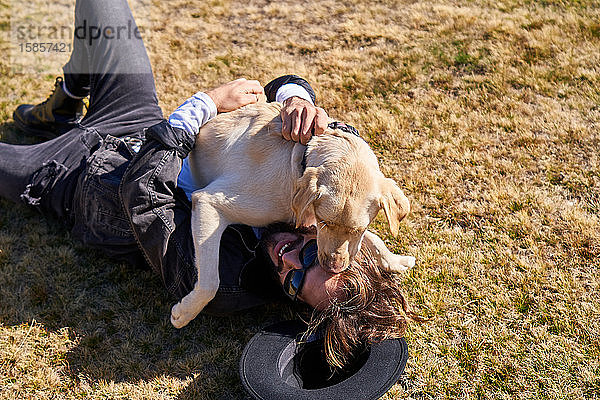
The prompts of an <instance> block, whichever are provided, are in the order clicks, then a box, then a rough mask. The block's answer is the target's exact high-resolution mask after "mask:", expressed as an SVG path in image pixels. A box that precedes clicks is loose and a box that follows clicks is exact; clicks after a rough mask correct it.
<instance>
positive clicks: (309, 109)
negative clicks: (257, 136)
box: [281, 96, 327, 145]
mask: <svg viewBox="0 0 600 400" xmlns="http://www.w3.org/2000/svg"><path fill="white" fill-rule="evenodd" d="M281 120H282V121H283V125H282V129H281V133H282V134H283V137H284V138H285V139H287V140H293V141H294V142H300V143H302V144H304V145H305V144H307V143H308V141H309V140H310V138H311V137H312V135H313V134H314V135H321V134H323V132H325V129H327V113H326V112H325V110H323V109H322V108H320V107H315V106H313V105H312V104H311V103H310V102H308V101H306V100H304V99H302V98H300V97H295V96H294V97H290V98H289V99H286V100H285V101H284V102H283V108H282V109H281Z"/></svg>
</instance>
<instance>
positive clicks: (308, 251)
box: [283, 239, 318, 301]
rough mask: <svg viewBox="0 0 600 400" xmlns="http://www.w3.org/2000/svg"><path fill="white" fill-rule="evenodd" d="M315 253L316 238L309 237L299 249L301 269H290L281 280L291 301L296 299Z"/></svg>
mask: <svg viewBox="0 0 600 400" xmlns="http://www.w3.org/2000/svg"><path fill="white" fill-rule="evenodd" d="M317 254H318V248H317V240H316V239H311V240H309V241H308V242H307V243H306V244H305V245H304V246H303V247H302V249H300V254H299V255H298V258H299V259H300V264H302V269H292V270H290V272H288V273H287V275H286V276H285V279H284V280H283V291H284V292H285V295H286V296H287V297H289V298H290V299H292V300H293V301H296V298H297V297H298V293H300V290H302V286H303V285H304V279H305V278H306V271H307V270H308V269H309V268H310V267H312V266H313V264H314V263H315V261H316V260H317Z"/></svg>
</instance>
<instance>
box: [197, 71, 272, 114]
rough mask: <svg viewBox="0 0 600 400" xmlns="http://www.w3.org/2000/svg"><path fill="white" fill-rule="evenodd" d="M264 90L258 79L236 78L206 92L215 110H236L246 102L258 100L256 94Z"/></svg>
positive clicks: (262, 92)
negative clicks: (215, 107) (213, 103)
mask: <svg viewBox="0 0 600 400" xmlns="http://www.w3.org/2000/svg"><path fill="white" fill-rule="evenodd" d="M264 93H265V90H264V89H263V87H262V86H261V84H260V82H258V81H249V80H246V79H245V78H240V79H236V80H235V81H231V82H229V83H226V84H224V85H221V86H219V87H218V88H215V89H213V90H209V91H208V92H206V94H207V95H209V96H210V98H211V99H212V100H213V101H214V102H215V105H216V106H217V112H219V113H223V112H229V111H233V110H237V109H238V108H240V107H243V106H245V105H247V104H252V103H256V102H258V96H259V95H261V94H262V95H264Z"/></svg>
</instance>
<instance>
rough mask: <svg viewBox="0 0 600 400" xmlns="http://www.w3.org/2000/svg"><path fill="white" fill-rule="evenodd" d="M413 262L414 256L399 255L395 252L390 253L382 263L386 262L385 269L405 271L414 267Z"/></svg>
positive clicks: (396, 271)
mask: <svg viewBox="0 0 600 400" xmlns="http://www.w3.org/2000/svg"><path fill="white" fill-rule="evenodd" d="M415 263H416V258H414V257H413V256H399V255H397V254H392V255H391V257H387V259H386V260H385V261H384V264H387V265H386V267H387V270H388V271H390V272H395V273H401V272H406V271H408V270H409V269H411V268H412V267H414V266H415Z"/></svg>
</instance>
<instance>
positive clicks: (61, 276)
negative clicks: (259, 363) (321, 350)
mask: <svg viewBox="0 0 600 400" xmlns="http://www.w3.org/2000/svg"><path fill="white" fill-rule="evenodd" d="M0 134H1V140H2V141H3V142H4V141H10V142H12V143H21V144H22V143H23V140H22V138H19V136H17V134H16V132H14V128H13V126H12V124H3V125H1V126H0ZM0 249H1V250H2V252H1V253H0V322H1V323H2V324H3V325H4V326H16V325H20V324H23V323H27V324H31V323H32V322H33V321H35V322H36V324H39V325H41V326H43V327H44V328H45V329H46V331H48V332H57V331H59V330H63V329H65V328H67V329H68V333H69V338H70V341H68V343H65V346H66V348H67V350H65V353H64V359H65V360H66V364H67V365H68V367H67V368H66V370H65V371H66V374H67V375H68V376H69V378H70V379H72V380H73V382H74V383H75V384H76V385H78V384H79V383H81V382H86V384H87V385H89V386H91V387H92V388H94V387H96V386H98V385H101V384H103V383H102V382H116V383H118V382H127V383H131V384H134V385H137V386H139V384H140V383H143V382H146V383H151V385H152V386H154V387H156V386H158V387H160V388H163V387H164V389H165V390H170V389H171V390H173V388H170V387H169V385H170V384H169V383H168V382H169V378H177V379H178V380H180V381H187V382H188V383H185V382H180V383H181V384H182V385H183V386H185V387H184V388H183V389H182V390H181V388H179V390H181V392H180V393H179V396H178V398H179V399H191V398H207V399H214V398H235V399H237V398H245V397H246V396H245V394H244V391H243V388H242V386H241V383H240V381H239V377H238V362H239V359H240V356H241V352H242V350H243V348H244V346H245V344H246V343H247V342H248V340H249V339H250V338H251V337H252V335H253V334H254V333H256V332H257V331H258V330H259V329H260V328H261V327H262V326H264V325H266V324H269V323H272V322H274V321H276V320H279V319H281V318H282V312H283V313H285V310H286V308H285V307H283V306H279V305H270V306H265V307H262V308H258V309H255V310H252V311H248V312H245V313H242V314H240V315H235V316H229V317H212V316H206V315H200V316H199V317H197V318H196V319H195V320H194V321H192V322H191V323H190V324H189V325H188V326H187V327H185V328H183V329H181V330H176V329H175V328H173V327H172V326H171V324H170V322H169V315H170V308H171V306H172V305H173V304H174V303H175V299H173V298H170V297H169V296H168V295H167V294H166V291H165V290H164V288H163V286H162V284H161V282H160V279H159V278H158V277H157V276H156V275H155V274H154V273H153V272H152V271H148V270H141V269H137V268H135V267H133V266H130V265H128V264H123V263H118V262H114V261H111V260H109V259H107V258H105V257H104V256H103V255H102V253H101V252H100V251H96V250H90V249H88V248H86V247H84V246H83V245H81V244H79V243H78V242H76V241H75V240H73V239H72V238H71V237H70V235H69V232H68V229H67V228H66V227H65V226H64V225H63V224H62V223H61V222H60V221H58V220H56V219H53V218H48V217H43V216H41V215H40V214H39V213H38V212H37V211H36V210H34V209H32V208H28V207H25V206H23V205H17V204H12V203H9V202H8V201H5V200H0ZM284 309H285V310H284ZM59 365H61V364H59ZM165 385H166V386H165Z"/></svg>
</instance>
